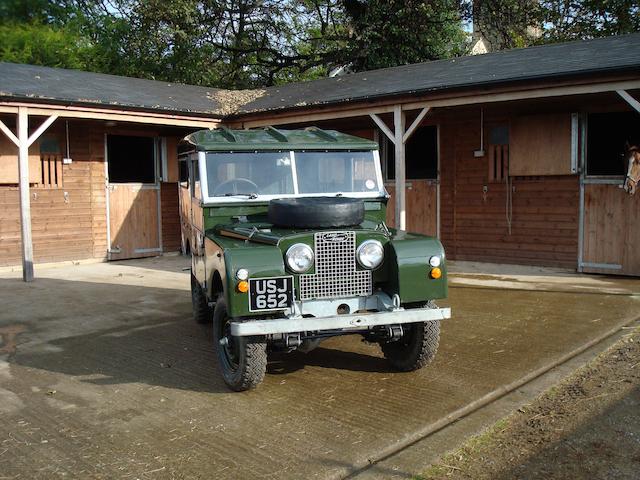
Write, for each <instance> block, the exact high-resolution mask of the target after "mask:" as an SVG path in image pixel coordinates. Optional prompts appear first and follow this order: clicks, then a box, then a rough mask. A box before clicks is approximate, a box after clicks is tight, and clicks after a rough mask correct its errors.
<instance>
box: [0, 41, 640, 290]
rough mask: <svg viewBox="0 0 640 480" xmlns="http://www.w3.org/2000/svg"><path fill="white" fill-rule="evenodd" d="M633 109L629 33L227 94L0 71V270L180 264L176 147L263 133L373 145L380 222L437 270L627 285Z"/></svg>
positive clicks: (637, 48) (633, 202)
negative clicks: (425, 240) (91, 263)
mask: <svg viewBox="0 0 640 480" xmlns="http://www.w3.org/2000/svg"><path fill="white" fill-rule="evenodd" d="M638 98H640V34H632V35H626V36H619V37H609V38H605V39H597V40H590V41H583V42H570V43H564V44H556V45H548V46H541V47H533V48H527V49H516V50H510V51H504V52H498V53H492V54H486V55H478V56H470V57H462V58H456V59H451V60H440V61H434V62H428V63H421V64H415V65H407V66H401V67H394V68H387V69H382V70H375V71H370V72H363V73H357V74H352V75H347V76H343V77H335V78H326V79H320V80H316V81H310V82H299V83H292V84H288V85H284V86H280V87H272V88H267V89H265V90H260V91H241V92H233V91H225V90H216V89H209V88H205V87H194V86H188V85H176V84H168V83H166V82H156V81H150V80H140V79H132V78H125V77H116V76H111V75H103V74H94V73H87V72H79V71H71V70H61V69H51V68H44V67H35V66H28V65H16V64H8V63H3V64H0V120H1V121H2V123H0V129H1V130H2V131H3V135H2V136H1V137H0V199H1V202H2V206H3V208H2V210H1V211H0V265H15V264H19V263H20V261H21V260H22V262H23V268H24V271H25V278H27V279H29V278H31V277H30V268H32V264H31V262H34V261H35V262H36V263H38V262H51V261H66V260H80V259H86V258H98V259H125V258H135V257H140V256H148V255H158V254H160V253H165V252H171V251H178V250H180V249H181V248H183V242H182V239H181V232H180V224H179V200H178V190H179V187H178V181H179V172H178V165H177V144H178V141H179V139H180V138H181V137H183V136H184V135H186V134H187V133H190V132H192V131H195V130H198V129H202V128H217V127H219V126H221V125H225V126H228V127H230V128H254V127H262V126H267V125H269V126H276V127H278V128H303V127H307V126H318V127H321V128H330V129H335V130H339V131H343V132H346V133H351V134H356V135H359V136H362V137H366V138H369V139H374V140H376V141H378V143H379V145H380V152H381V159H382V167H383V173H384V176H385V180H386V181H387V182H388V183H387V184H386V186H387V190H388V191H389V193H390V194H391V196H392V198H391V199H390V203H389V208H388V219H389V222H390V223H391V224H392V225H397V226H398V227H399V228H403V229H407V230H411V231H417V232H422V233H426V234H430V235H436V236H438V237H439V238H440V239H441V240H442V242H443V243H444V245H445V248H446V251H447V255H448V257H449V258H450V259H457V260H474V261H487V262H500V263H515V264H528V265H540V266H559V267H565V268H571V269H575V270H577V271H584V272H595V273H615V274H624V275H640V252H638V250H637V249H635V248H634V247H635V240H636V239H637V238H640V222H639V221H638V220H639V216H640V213H639V212H640V196H639V195H635V196H631V195H629V194H628V193H626V192H625V191H624V190H622V188H621V186H622V183H623V181H624V177H625V174H626V163H625V162H626V158H625V152H626V144H627V143H631V144H636V145H637V144H639V143H640V103H639V102H638V101H637V100H636V99H638ZM19 153H20V154H19ZM19 159H20V161H19Z"/></svg>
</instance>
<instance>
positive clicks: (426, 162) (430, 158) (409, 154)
mask: <svg viewBox="0 0 640 480" xmlns="http://www.w3.org/2000/svg"><path fill="white" fill-rule="evenodd" d="M379 138H380V160H381V163H382V174H383V176H384V179H385V180H395V178H396V165H395V149H394V144H393V142H392V141H391V140H389V138H388V137H387V136H386V135H385V134H384V133H382V132H380V136H379ZM405 177H406V179H407V180H435V179H437V178H438V127H437V126H435V125H429V126H424V127H418V128H417V129H416V130H415V131H414V132H413V135H411V137H409V140H407V143H406V144H405Z"/></svg>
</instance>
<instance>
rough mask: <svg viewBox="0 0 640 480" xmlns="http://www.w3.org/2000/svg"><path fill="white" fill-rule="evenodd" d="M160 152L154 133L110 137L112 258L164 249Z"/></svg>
mask: <svg viewBox="0 0 640 480" xmlns="http://www.w3.org/2000/svg"><path fill="white" fill-rule="evenodd" d="M156 152H157V149H156V143H155V139H154V138H153V137H133V136H122V135H109V136H108V137H107V162H108V184H107V198H108V199H109V259H110V260H124V259H127V258H139V257H148V256H154V255H158V254H160V253H161V252H162V244H161V238H162V236H161V233H160V184H159V182H158V178H157V159H156V157H157V155H156Z"/></svg>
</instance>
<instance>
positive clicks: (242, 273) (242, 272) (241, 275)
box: [236, 268, 249, 280]
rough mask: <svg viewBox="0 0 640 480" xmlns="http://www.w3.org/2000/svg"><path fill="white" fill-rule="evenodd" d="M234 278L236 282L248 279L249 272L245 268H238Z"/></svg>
mask: <svg viewBox="0 0 640 480" xmlns="http://www.w3.org/2000/svg"><path fill="white" fill-rule="evenodd" d="M236 278H237V279H238V280H246V279H247V278H249V270H247V269H246V268H239V269H238V271H237V272H236Z"/></svg>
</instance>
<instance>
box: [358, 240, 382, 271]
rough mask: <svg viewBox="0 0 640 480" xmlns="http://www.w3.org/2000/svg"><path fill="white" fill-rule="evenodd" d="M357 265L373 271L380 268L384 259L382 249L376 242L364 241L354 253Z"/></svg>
mask: <svg viewBox="0 0 640 480" xmlns="http://www.w3.org/2000/svg"><path fill="white" fill-rule="evenodd" d="M356 258H357V259H358V263H359V264H360V265H362V266H363V267H364V268H368V269H371V270H372V269H374V268H377V267H379V266H380V264H381V263H382V260H383V259H384V249H383V248H382V244H381V243H380V242H379V241H377V240H365V241H364V242H362V243H361V244H360V246H359V247H358V250H357V251H356Z"/></svg>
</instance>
